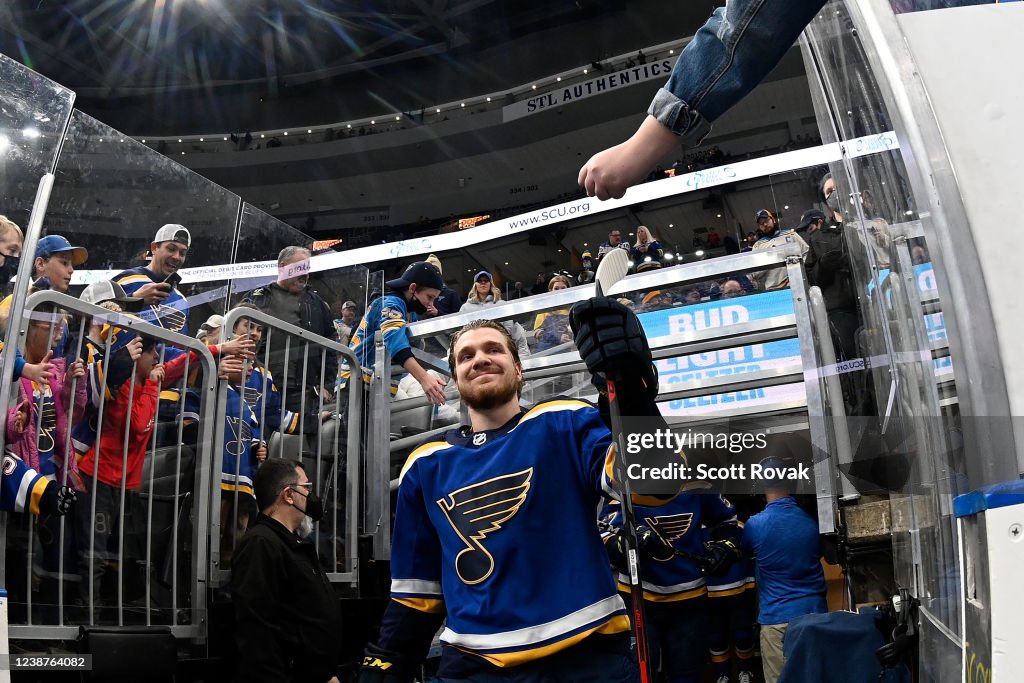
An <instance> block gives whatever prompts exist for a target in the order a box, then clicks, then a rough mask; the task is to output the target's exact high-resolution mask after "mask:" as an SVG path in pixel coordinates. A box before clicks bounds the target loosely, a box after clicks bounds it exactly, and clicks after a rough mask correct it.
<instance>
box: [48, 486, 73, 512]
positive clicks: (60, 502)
mask: <svg viewBox="0 0 1024 683" xmlns="http://www.w3.org/2000/svg"><path fill="white" fill-rule="evenodd" d="M75 500H77V496H76V494H75V490H74V489H73V488H71V487H69V486H61V485H59V484H58V483H57V482H55V481H54V482H50V483H49V484H47V486H46V490H45V491H43V495H42V496H41V497H40V498H39V512H41V513H44V514H47V513H48V514H56V515H64V514H67V513H68V512H69V511H70V510H71V508H72V506H74V504H75Z"/></svg>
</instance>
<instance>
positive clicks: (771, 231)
mask: <svg viewBox="0 0 1024 683" xmlns="http://www.w3.org/2000/svg"><path fill="white" fill-rule="evenodd" d="M754 220H756V221H757V227H758V229H759V230H760V231H761V235H763V236H762V237H761V239H759V240H758V241H756V242H754V246H753V251H760V250H763V249H777V248H779V247H781V246H784V245H786V244H791V243H792V244H796V245H797V246H799V247H800V255H801V256H803V255H805V254H806V253H807V242H804V240H803V238H802V237H800V235H799V234H797V233H796V232H795V231H793V229H792V228H786V229H784V228H782V227H781V225H780V224H779V219H778V217H777V216H776V215H775V214H774V213H772V212H771V211H769V210H768V209H761V210H760V211H758V212H757V213H756V214H755V215H754ZM747 277H749V278H750V280H751V282H753V283H754V285H755V286H756V287H757V288H758V289H763V290H773V289H785V288H786V287H789V275H788V274H787V273H786V268H785V267H783V266H778V267H775V268H770V269H768V270H759V271H757V272H754V273H750V274H749V275H748V276H747Z"/></svg>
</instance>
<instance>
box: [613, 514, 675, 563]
mask: <svg viewBox="0 0 1024 683" xmlns="http://www.w3.org/2000/svg"><path fill="white" fill-rule="evenodd" d="M636 540H637V549H638V550H639V552H640V557H642V558H648V559H652V560H657V561H658V562H665V561H667V560H671V559H672V558H673V557H675V550H673V549H672V546H670V545H669V544H667V543H665V541H663V540H662V539H661V536H659V535H658V534H656V533H654V532H653V531H652V530H651V529H650V527H647V526H644V525H643V524H641V525H640V526H638V527H637V528H636ZM605 547H606V548H607V549H608V559H609V561H610V562H611V563H612V566H613V567H615V568H616V569H619V570H621V571H626V570H627V569H629V562H628V560H627V555H626V547H627V546H626V530H625V529H618V530H616V532H615V533H614V534H612V536H611V537H609V539H608V541H607V543H606V544H605Z"/></svg>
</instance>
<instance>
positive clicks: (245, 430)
mask: <svg viewBox="0 0 1024 683" xmlns="http://www.w3.org/2000/svg"><path fill="white" fill-rule="evenodd" d="M259 445H260V423H259V420H258V419H257V418H256V414H255V413H254V412H253V410H252V408H250V407H249V404H248V403H247V402H246V401H244V400H242V394H241V393H240V392H239V391H238V388H237V387H235V386H233V385H231V384H228V385H227V407H226V410H225V411H224V447H223V449H222V452H223V454H224V460H223V464H222V465H221V476H220V488H221V490H222V491H234V490H235V489H238V491H239V492H240V493H247V494H249V495H250V496H254V497H255V495H256V494H255V492H254V491H253V484H252V480H253V477H255V476H256V468H257V467H258V466H259V464H258V463H257V462H256V449H257V448H259Z"/></svg>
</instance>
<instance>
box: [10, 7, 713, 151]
mask: <svg viewBox="0 0 1024 683" xmlns="http://www.w3.org/2000/svg"><path fill="white" fill-rule="evenodd" d="M714 4H715V2H714V0H709V1H708V2H707V3H703V2H701V3H692V2H682V3H681V2H678V0H647V1H646V2H634V3H627V2H626V0H544V2H535V1H531V2H525V1H516V0H344V1H342V0H7V1H6V2H3V3H0V52H2V53H4V54H6V55H8V56H9V57H11V58H13V59H16V60H18V61H20V62H21V63H23V64H25V65H27V66H29V67H31V68H33V69H35V70H36V71H38V72H40V73H42V74H43V75H45V76H47V77H49V78H52V79H53V80H55V81H57V82H59V83H61V84H62V85H65V86H67V87H68V88H71V89H72V90H74V91H75V92H76V93H77V95H78V106H79V108H82V109H83V110H85V111H86V112H87V113H91V114H94V115H96V116H97V117H98V118H101V119H103V120H106V121H108V122H109V123H111V124H112V125H114V126H115V127H120V128H121V129H122V130H124V132H127V133H134V132H135V131H134V130H132V128H133V127H132V126H131V125H130V124H129V125H126V124H125V118H124V115H123V114H120V113H118V110H125V109H132V110H133V111H135V112H136V113H137V115H138V116H139V117H141V118H142V119H143V120H145V121H147V122H150V123H151V122H152V121H153V119H154V114H156V113H160V112H162V113H163V115H164V116H165V117H166V119H167V123H168V129H167V130H164V131H161V130H154V129H153V127H152V126H151V125H150V126H148V129H146V130H144V132H148V133H150V134H154V135H155V134H159V133H170V134H176V133H187V132H190V131H193V132H202V129H203V128H204V126H203V125H202V123H203V122H204V120H205V121H207V122H208V121H209V119H211V118H216V119H221V120H218V124H219V126H221V127H223V126H224V125H225V124H226V122H227V120H228V119H229V115H231V114H234V115H235V118H236V119H237V118H239V117H238V115H237V113H238V112H240V111H244V112H245V115H246V116H250V117H253V118H256V119H260V117H263V119H266V121H265V123H266V127H271V126H275V125H293V124H307V123H317V121H316V120H312V119H311V118H310V117H311V116H313V117H314V118H316V115H317V114H319V115H321V116H326V117H327V119H328V120H331V119H333V120H342V119H343V118H344V117H347V116H360V115H372V114H373V113H374V112H373V110H372V107H373V106H374V104H373V103H374V101H376V102H377V104H376V106H377V107H378V108H379V107H380V102H381V101H387V102H388V103H389V104H394V105H395V106H396V107H398V108H400V109H402V110H412V109H414V108H418V107H422V106H431V105H433V104H435V103H437V102H439V101H444V100H443V99H439V98H444V97H452V98H458V97H471V96H473V95H480V94H482V93H486V92H491V91H497V90H501V89H504V88H509V87H513V86H516V85H520V84H522V83H523V82H524V81H525V80H528V79H530V78H535V77H541V76H543V75H545V74H551V73H556V72H559V71H562V70H566V69H572V68H576V67H578V66H580V65H586V64H589V63H590V62H591V61H592V60H599V59H601V58H604V57H608V56H612V55H614V54H621V53H622V52H625V51H628V50H631V49H638V48H639V47H643V46H646V45H651V44H656V43H659V42H664V41H667V40H672V39H678V38H682V37H684V36H687V35H690V34H692V32H693V31H694V30H695V29H696V28H697V27H698V26H700V24H701V23H703V21H704V19H706V17H707V16H708V13H709V12H710V11H711V9H712V8H713V6H714ZM398 83H401V85H398ZM311 90H315V92H316V95H317V97H320V98H323V96H324V94H325V93H327V92H334V93H336V94H337V97H336V98H335V100H336V101H329V102H328V103H327V105H317V106H314V105H312V104H307V103H301V104H296V103H289V104H288V105H287V106H286V107H284V108H285V109H287V110H288V111H286V112H275V111H273V107H271V106H267V107H261V109H264V111H261V112H259V113H258V114H253V113H252V112H251V111H250V110H251V109H253V108H254V105H255V104H259V103H263V102H264V99H266V100H269V101H273V100H288V99H289V98H295V97H298V98H300V99H301V97H302V96H303V94H306V95H308V93H309V91H311ZM214 98H219V99H220V100H221V102H215V101H214ZM257 98H259V99H257ZM363 100H365V103H364V102H363ZM154 102H155V103H159V104H158V105H156V107H150V106H147V105H148V103H154ZM225 102H226V103H227V104H224V103H225ZM90 107H93V108H94V110H93V111H90ZM105 108H106V109H109V110H111V111H114V114H113V115H106V116H104V114H103V111H102V110H103V109H105ZM361 108H362V109H365V110H366V111H360V109H361ZM147 109H148V111H147ZM179 109H180V110H182V111H183V112H184V113H183V114H181V115H178V114H177V113H176V111H177V110H179ZM289 116H290V117H291V118H293V119H294V118H296V117H298V118H299V120H290V121H286V120H281V118H282V117H284V118H287V117H289ZM275 117H276V118H275ZM334 117H340V118H334ZM111 119H114V120H111ZM263 119H260V120H246V121H244V122H243V123H244V127H245V128H253V129H256V128H260V127H262V126H260V124H261V123H264V120H263ZM240 127H241V126H240Z"/></svg>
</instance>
